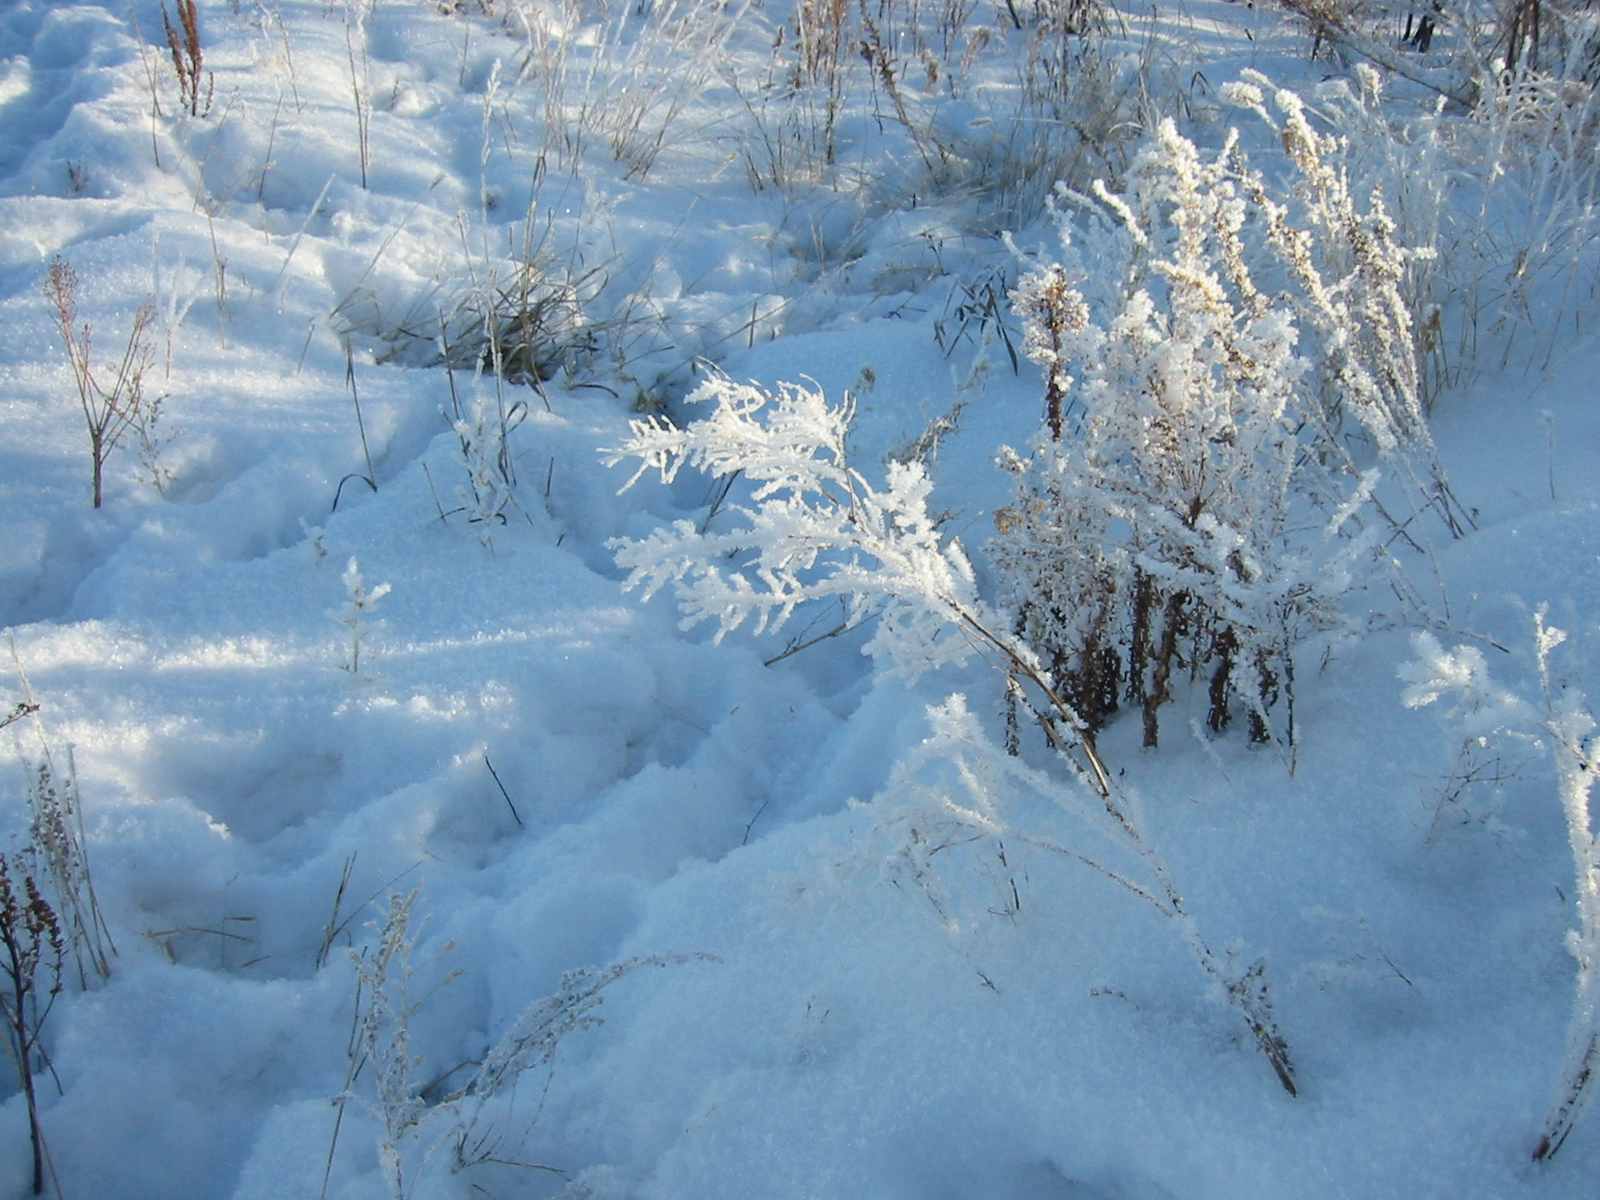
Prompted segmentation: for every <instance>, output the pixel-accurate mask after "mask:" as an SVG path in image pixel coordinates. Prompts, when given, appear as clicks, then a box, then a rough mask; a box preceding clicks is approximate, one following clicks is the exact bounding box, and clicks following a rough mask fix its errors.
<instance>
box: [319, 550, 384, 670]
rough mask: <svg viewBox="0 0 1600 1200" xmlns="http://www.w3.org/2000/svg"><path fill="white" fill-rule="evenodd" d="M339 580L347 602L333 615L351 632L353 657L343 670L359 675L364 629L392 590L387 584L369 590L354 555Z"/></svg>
mask: <svg viewBox="0 0 1600 1200" xmlns="http://www.w3.org/2000/svg"><path fill="white" fill-rule="evenodd" d="M339 579H340V582H342V583H343V584H344V590H345V597H346V603H345V607H344V608H343V609H342V610H337V611H335V612H334V613H333V614H332V615H333V619H334V620H336V621H338V622H339V624H341V625H343V626H344V627H345V628H346V629H348V630H349V631H350V657H349V658H348V659H347V660H346V661H345V663H344V664H343V666H344V669H345V670H346V671H349V672H350V674H352V675H359V674H360V673H361V639H362V630H363V628H364V627H365V624H366V622H367V621H369V620H370V619H371V614H372V610H373V609H374V608H376V607H377V605H378V601H380V600H382V599H383V598H384V597H385V596H387V595H388V594H389V593H390V592H391V591H392V590H393V588H392V587H391V586H390V585H389V584H387V583H380V584H379V585H378V586H377V587H375V588H370V589H369V588H368V587H367V585H366V582H365V580H363V579H362V578H361V565H360V564H359V563H358V562H356V560H355V556H354V555H352V556H351V558H350V561H349V562H348V563H346V564H345V568H344V573H343V574H342V575H340V576H339Z"/></svg>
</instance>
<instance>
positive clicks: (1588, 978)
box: [1533, 606, 1600, 1162]
mask: <svg viewBox="0 0 1600 1200" xmlns="http://www.w3.org/2000/svg"><path fill="white" fill-rule="evenodd" d="M1545 612H1546V610H1545V608H1544V607H1543V606H1541V607H1540V608H1539V611H1538V613H1537V614H1536V615H1535V618H1534V637H1535V645H1536V646H1537V649H1538V654H1539V682H1540V684H1541V685H1542V688H1543V691H1544V722H1543V724H1544V731H1545V732H1546V733H1547V734H1548V735H1549V739H1550V747H1551V753H1552V754H1553V755H1554V757H1555V766H1556V786H1557V789H1558V792H1559V794H1560V797H1561V807H1562V810H1563V811H1564V813H1565V815H1566V818H1567V842H1568V844H1569V845H1570V846H1571V847H1572V865H1573V873H1574V876H1575V883H1576V892H1577V905H1578V928H1577V929H1575V930H1572V931H1571V932H1569V933H1568V934H1567V946H1568V948H1569V949H1570V950H1571V951H1572V956H1573V958H1575V959H1577V962H1578V978H1577V987H1576V994H1575V995H1574V997H1573V1004H1572V1026H1571V1030H1570V1031H1569V1033H1568V1034H1567V1061H1566V1066H1565V1068H1564V1070H1563V1073H1562V1083H1561V1089H1560V1091H1559V1092H1558V1094H1557V1097H1556V1101H1555V1104H1554V1105H1553V1106H1552V1108H1551V1110H1550V1113H1549V1115H1548V1116H1547V1117H1546V1118H1545V1123H1544V1132H1543V1135H1542V1136H1541V1137H1540V1139H1539V1144H1538V1146H1536V1147H1535V1148H1534V1151H1533V1157H1534V1160H1535V1161H1536V1162H1542V1161H1545V1160H1547V1159H1550V1158H1553V1157H1555V1154H1556V1152H1557V1151H1559V1150H1560V1149H1561V1146H1562V1143H1564V1142H1565V1141H1566V1140H1567V1135H1568V1134H1570V1133H1571V1132H1572V1127H1573V1124H1574V1123H1575V1122H1576V1121H1577V1119H1578V1115H1579V1114H1580V1113H1581V1112H1582V1111H1583V1107H1584V1105H1585V1104H1587V1103H1588V1100H1589V1098H1590V1096H1591V1095H1592V1092H1593V1089H1592V1084H1593V1082H1594V1075H1595V1071H1596V1069H1597V1068H1600V963H1597V961H1596V959H1597V958H1600V846H1597V845H1596V843H1595V837H1594V830H1593V827H1592V825H1591V823H1590V819H1589V792H1590V789H1591V788H1592V787H1593V786H1594V750H1595V745H1594V740H1593V735H1594V731H1595V722H1594V717H1592V716H1591V715H1590V714H1589V712H1588V710H1587V709H1586V708H1584V707H1583V706H1582V704H1583V699H1582V696H1581V695H1579V694H1578V693H1576V692H1574V691H1573V690H1571V689H1567V690H1564V691H1561V692H1560V694H1559V696H1558V695H1557V691H1556V689H1555V688H1553V687H1552V685H1551V682H1550V651H1551V650H1553V649H1555V648H1556V647H1557V646H1559V645H1560V644H1561V643H1562V642H1563V641H1565V640H1566V636H1567V635H1566V634H1565V633H1564V632H1563V631H1561V630H1559V629H1555V628H1552V627H1551V626H1548V625H1546V624H1545Z"/></svg>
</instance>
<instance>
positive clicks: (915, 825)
mask: <svg viewBox="0 0 1600 1200" xmlns="http://www.w3.org/2000/svg"><path fill="white" fill-rule="evenodd" d="M928 719H929V721H930V723H931V724H932V726H933V730H932V733H931V734H930V735H929V736H928V737H927V738H926V739H925V740H924V741H923V742H922V744H921V745H920V746H919V747H918V748H917V749H916V750H914V751H913V752H912V753H911V754H909V755H907V756H906V757H904V758H903V759H901V760H900V761H899V762H898V763H897V764H896V765H895V769H894V772H893V774H892V775H891V776H890V781H889V788H888V791H889V794H890V795H891V796H893V797H894V798H895V799H896V800H897V801H899V802H901V803H902V805H908V806H909V808H908V809H904V810H902V811H901V812H899V813H898V814H897V817H896V819H897V820H899V821H902V822H903V823H905V824H907V826H908V830H909V836H908V838H907V840H906V841H905V842H904V843H903V845H902V846H901V847H900V848H899V849H898V850H897V851H896V853H895V854H894V855H892V856H891V858H890V859H889V861H888V863H887V864H886V866H887V870H888V871H889V874H890V877H891V878H892V879H894V880H896V881H904V882H905V883H906V884H908V885H909V886H910V887H913V888H915V889H916V890H918V891H920V892H921V893H922V894H923V895H924V896H926V897H927V899H928V900H929V902H930V903H931V904H932V906H933V908H934V910H935V911H936V912H937V913H938V914H939V916H940V918H941V920H943V921H945V922H946V924H947V925H949V924H953V923H954V915H953V906H952V904H951V902H950V901H949V899H948V898H947V897H946V896H945V894H944V889H943V878H942V877H941V875H940V870H939V868H938V866H937V864H936V862H935V858H934V856H935V855H936V854H938V853H939V852H940V851H941V850H947V849H949V848H950V847H952V846H957V845H971V844H975V843H984V844H990V843H992V844H994V845H995V846H996V847H998V860H999V861H1000V862H1001V863H1002V865H1003V866H1004V865H1007V864H1006V859H1005V852H1004V848H1003V847H1004V841H1005V840H1006V839H1010V840H1012V841H1013V842H1017V843H1022V844H1025V845H1028V846H1031V847H1034V848H1035V849H1038V850H1042V851H1045V852H1048V853H1051V854H1055V855H1059V856H1062V857H1065V858H1067V859H1070V860H1072V861H1074V862H1077V863H1080V864H1082V865H1083V866H1086V867H1088V868H1090V869H1091V870H1093V871H1095V872H1096V873H1098V874H1100V875H1102V876H1104V877H1105V878H1106V879H1108V880H1110V881H1111V882H1112V883H1114V884H1117V885H1118V886H1119V887H1121V888H1123V889H1124V890H1126V891H1127V892H1129V893H1130V894H1131V895H1133V896H1136V897H1137V898H1138V899H1139V900H1140V901H1142V902H1143V903H1144V904H1146V905H1149V906H1150V907H1151V908H1153V909H1154V910H1155V911H1156V912H1158V913H1160V914H1161V915H1162V916H1163V917H1165V918H1166V919H1167V920H1169V921H1172V922H1173V923H1174V926H1175V927H1176V930H1177V932H1178V934H1179V936H1180V937H1181V938H1182V940H1183V942H1184V945H1185V946H1186V947H1187V948H1188V950H1189V952H1190V954H1191V955H1193V957H1194V960H1195V963H1196V964H1197V965H1198V966H1199V967H1200V970H1201V971H1202V972H1203V973H1204V975H1205V976H1206V978H1207V980H1208V981H1209V982H1210V983H1211V984H1212V985H1214V986H1215V988H1216V989H1217V994H1218V995H1220V996H1221V997H1222V998H1223V1000H1224V1002H1225V1003H1227V1004H1228V1005H1230V1006H1231V1007H1232V1008H1233V1009H1234V1010H1235V1011H1236V1012H1237V1014H1238V1015H1239V1017H1241V1018H1242V1019H1243V1020H1244V1022H1245V1024H1246V1026H1247V1027H1248V1028H1249V1030H1250V1033H1251V1036H1252V1038H1253V1039H1254V1041H1255V1043H1256V1047H1257V1048H1258V1049H1259V1050H1260V1051H1261V1052H1262V1054H1263V1055H1265V1056H1266V1058H1267V1061H1268V1063H1269V1064H1270V1065H1271V1066H1272V1070H1273V1073H1274V1074H1275V1075H1276V1076H1277V1078H1278V1082H1279V1083H1280V1084H1281V1085H1282V1086H1283V1088H1284V1090H1285V1091H1287V1092H1288V1093H1289V1094H1290V1095H1291V1096H1292V1095H1295V1094H1297V1085H1296V1082H1295V1076H1294V1065H1293V1062H1292V1060H1291V1058H1290V1053H1289V1045H1288V1042H1287V1041H1286V1040H1285V1038H1284V1036H1283V1034H1282V1032H1281V1031H1280V1030H1279V1028H1278V1025H1277V1022H1276V1019H1275V1018H1274V1016H1273V1012H1272V1001H1271V996H1270V993H1269V990H1268V986H1267V982H1266V967H1265V963H1264V962H1262V961H1259V960H1258V961H1256V962H1254V963H1252V964H1251V965H1249V966H1248V967H1245V968H1244V969H1242V970H1240V969H1238V968H1237V967H1236V965H1235V964H1233V963H1231V962H1230V961H1229V956H1225V955H1222V954H1218V953H1217V952H1216V951H1215V950H1213V949H1212V948H1211V946H1210V945H1209V944H1208V943H1207V942H1206V940H1205V939H1204V937H1202V936H1201V934H1200V931H1199V927H1198V925H1197V923H1196V921H1195V919H1194V917H1193V916H1191V915H1190V913H1189V911H1188V908H1187V906H1186V905H1185V902H1184V898H1183V893H1182V891H1181V890H1180V889H1179V888H1178V886H1177V883H1176V881H1175V879H1174V877H1173V872H1172V868H1171V866H1170V865H1169V864H1168V862H1167V860H1166V858H1165V856H1163V855H1162V854H1161V852H1160V851H1159V850H1158V849H1157V848H1156V847H1155V846H1154V845H1152V844H1151V843H1150V841H1149V840H1148V839H1147V838H1146V837H1145V835H1144V833H1143V830H1142V828H1141V822H1140V821H1139V819H1138V813H1139V809H1140V802H1139V797H1138V795H1137V794H1136V793H1135V792H1134V791H1133V790H1131V789H1130V788H1129V787H1128V786H1126V785H1121V786H1119V787H1118V789H1117V792H1116V794H1115V796H1113V797H1111V798H1108V799H1104V800H1103V801H1095V800H1091V799H1090V797H1089V795H1088V794H1086V793H1081V792H1076V791H1074V790H1073V789H1071V788H1068V787H1064V786H1063V785H1062V783H1061V782H1060V780H1058V779H1054V778H1052V777H1051V776H1049V775H1047V774H1045V773H1044V772H1042V771H1039V770H1036V769H1035V768H1033V767H1030V766H1027V765H1026V764H1024V763H1023V761H1022V760H1021V759H1020V758H1017V757H1015V756H1013V755H1010V754H1007V753H1006V752H1005V751H1004V750H1003V749H1002V748H1001V747H999V746H997V745H995V744H994V742H993V741H992V740H991V739H990V738H989V737H988V736H987V735H986V734H985V733H984V731H983V729H982V727H981V726H980V725H979V723H978V721H977V719H976V718H975V717H974V716H973V714H972V712H971V711H970V710H969V708H968V707H967V702H966V698H965V697H964V696H960V695H955V696H951V697H949V698H948V699H947V700H946V701H945V702H944V703H943V704H941V705H937V706H935V707H932V708H929V710H928ZM1027 796H1032V797H1036V798H1039V799H1042V800H1044V801H1045V802H1046V803H1047V804H1048V805H1050V806H1051V807H1052V808H1055V809H1057V810H1058V811H1060V812H1062V813H1064V814H1066V815H1067V816H1068V817H1070V818H1071V819H1072V820H1073V822H1074V823H1075V824H1077V825H1078V826H1079V827H1080V828H1082V829H1083V830H1084V831H1085V832H1087V833H1088V834H1090V835H1091V836H1092V838H1093V839H1094V841H1095V842H1096V843H1098V845H1099V846H1100V847H1101V848H1102V849H1101V850H1100V851H1096V852H1095V853H1086V852H1084V851H1083V850H1080V849H1078V848H1077V847H1076V846H1075V845H1063V844H1061V843H1060V842H1057V841H1054V840H1052V839H1050V838H1048V837H1042V836H1040V835H1039V834H1038V833H1037V831H1036V830H1034V829H1030V828H1018V827H1016V826H1014V825H1012V824H1011V823H1010V821H1009V819H1008V816H1007V812H1006V809H1007V807H1008V804H1007V801H1012V802H1015V801H1016V800H1017V799H1018V798H1021V797H1027ZM1086 800H1087V801H1089V802H1088V803H1085V801H1086ZM1007 884H1008V887H1009V900H1008V899H1006V898H1005V897H1003V898H1002V904H1003V905H1005V904H1012V905H1014V904H1017V903H1019V902H1020V901H1019V900H1018V897H1017V893H1016V884H1015V879H1014V877H1013V878H1011V879H1009V880H1008V881H1007Z"/></svg>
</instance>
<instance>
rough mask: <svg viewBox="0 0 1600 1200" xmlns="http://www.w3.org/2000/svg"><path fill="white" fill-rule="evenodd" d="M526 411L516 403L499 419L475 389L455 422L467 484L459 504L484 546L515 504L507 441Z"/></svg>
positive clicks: (486, 398) (488, 398)
mask: <svg viewBox="0 0 1600 1200" xmlns="http://www.w3.org/2000/svg"><path fill="white" fill-rule="evenodd" d="M527 411H528V409H527V405H525V404H522V403H521V402H520V401H518V403H517V404H516V405H515V406H513V408H512V410H511V411H510V412H508V413H507V414H506V416H505V419H503V420H502V418H501V413H500V411H499V406H498V405H497V404H496V403H495V401H494V398H493V397H491V396H489V395H488V394H487V393H486V392H484V391H483V390H482V389H478V390H476V391H475V392H474V393H473V397H472V400H471V402H470V403H469V404H468V405H467V410H466V412H465V413H464V414H463V415H461V416H459V417H457V418H456V420H455V422H454V426H453V427H454V429H455V433H456V441H457V444H458V445H459V446H460V448H461V462H462V465H463V466H464V467H465V468H466V472H467V482H466V484H465V486H464V487H462V488H461V490H460V499H461V505H462V507H463V508H464V509H465V510H466V512H467V520H468V521H469V522H470V523H473V524H476V525H479V526H481V528H480V529H479V531H478V538H479V540H480V541H482V542H483V544H484V545H485V546H491V545H492V542H491V540H490V539H491V537H492V529H493V527H494V526H496V525H504V524H505V523H506V512H507V510H508V509H510V508H512V507H514V506H515V505H516V502H517V499H516V476H515V474H514V472H513V471H512V467H511V447H510V441H509V439H510V436H511V433H512V431H513V430H515V429H516V427H517V426H518V425H520V424H521V423H522V420H523V418H524V417H526V415H527Z"/></svg>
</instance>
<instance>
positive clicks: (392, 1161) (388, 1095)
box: [323, 888, 426, 1200]
mask: <svg viewBox="0 0 1600 1200" xmlns="http://www.w3.org/2000/svg"><path fill="white" fill-rule="evenodd" d="M417 892H418V889H416V888H413V889H412V890H411V891H409V892H406V893H405V894H404V895H393V896H390V897H389V909H388V912H387V913H386V914H385V916H384V919H383V923H382V924H381V925H380V926H379V927H378V939H377V946H376V947H375V948H374V949H373V950H372V952H371V953H370V954H367V953H365V952H363V953H359V954H357V953H354V952H352V954H351V958H352V960H353V962H354V964H355V970H356V994H357V996H358V997H361V998H363V1000H364V1003H363V1000H358V1002H357V1007H358V1014H357V1018H356V1029H355V1037H354V1039H353V1042H352V1048H351V1054H350V1071H349V1074H348V1076H347V1077H346V1080H345V1091H344V1092H343V1093H341V1095H340V1097H339V1104H340V1115H341V1116H342V1115H343V1104H344V1103H345V1102H346V1100H347V1099H348V1097H349V1093H350V1089H351V1087H352V1086H353V1084H354V1083H355V1079H356V1076H357V1075H359V1074H361V1072H362V1070H363V1068H365V1069H366V1070H367V1072H368V1073H369V1074H370V1075H371V1077H372V1080H373V1093H374V1097H373V1102H372V1108H373V1110H374V1111H375V1112H376V1113H377V1115H378V1117H379V1119H380V1120H381V1121H382V1123H383V1134H382V1136H381V1137H380V1138H379V1141H378V1162H379V1166H380V1168H381V1170H382V1172H383V1179H384V1183H385V1185H386V1186H387V1187H388V1189H389V1194H390V1196H391V1197H393V1200H405V1195H406V1174H405V1172H406V1163H405V1149H406V1147H407V1146H408V1145H409V1144H410V1143H411V1141H412V1139H413V1138H414V1137H415V1136H416V1133H417V1130H418V1127H419V1126H420V1125H421V1124H422V1120H423V1117H424V1116H425V1114H426V1106H425V1105H424V1104H423V1102H422V1099H421V1097H420V1096H418V1094H417V1091H418V1089H417V1086H416V1084H415V1081H414V1080H413V1078H412V1076H413V1073H414V1071H415V1069H416V1060H415V1058H414V1057H413V1055H412V1053H411V1017H412V1015H413V1014H414V1012H415V1007H414V1005H413V1003H412V1001H411V998H410V994H409V991H410V988H409V985H410V982H411V952H412V950H413V948H414V944H415V943H414V940H413V938H412V935H411V913H412V909H413V908H414V907H415V905H416V901H417ZM334 1136H335V1137H336V1138H337V1136H338V1130H337V1127H335V1133H334ZM329 1164H330V1166H331V1164H332V1151H331V1149H330V1152H329ZM323 1190H324V1193H326V1190H327V1180H326V1179H324V1180H323Z"/></svg>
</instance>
